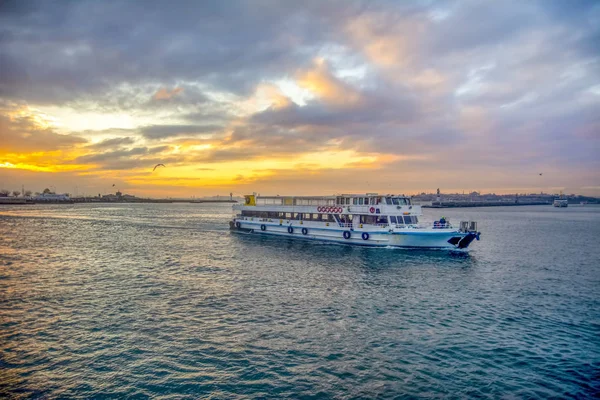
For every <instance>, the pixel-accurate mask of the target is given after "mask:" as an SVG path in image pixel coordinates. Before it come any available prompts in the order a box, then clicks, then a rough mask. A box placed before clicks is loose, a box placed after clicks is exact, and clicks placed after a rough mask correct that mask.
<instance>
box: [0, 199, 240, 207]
mask: <svg viewBox="0 0 600 400" xmlns="http://www.w3.org/2000/svg"><path fill="white" fill-rule="evenodd" d="M76 203H77V204H79V203H86V204H89V203H93V204H99V203H102V204H124V203H125V204H134V203H191V204H201V203H230V204H234V203H238V201H237V200H199V199H189V200H182V199H136V200H102V199H96V198H87V199H77V198H75V199H71V200H68V201H60V200H46V201H34V200H28V199H19V198H17V199H10V200H9V201H6V200H5V201H0V206H2V205H7V206H8V205H13V206H15V205H29V204H31V205H33V204H76Z"/></svg>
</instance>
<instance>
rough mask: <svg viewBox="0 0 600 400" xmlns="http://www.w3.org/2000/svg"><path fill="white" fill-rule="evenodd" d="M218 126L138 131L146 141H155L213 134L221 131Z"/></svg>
mask: <svg viewBox="0 0 600 400" xmlns="http://www.w3.org/2000/svg"><path fill="white" fill-rule="evenodd" d="M222 129H223V127H222V126H219V125H151V126H145V127H142V128H141V129H140V133H141V134H142V136H144V137H145V138H146V139H151V140H156V139H165V138H173V137H177V136H196V135H203V134H213V133H216V132H219V131H220V130H222Z"/></svg>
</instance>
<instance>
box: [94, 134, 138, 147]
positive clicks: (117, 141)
mask: <svg viewBox="0 0 600 400" xmlns="http://www.w3.org/2000/svg"><path fill="white" fill-rule="evenodd" d="M133 143H135V140H134V139H132V138H130V137H123V138H114V139H106V140H103V141H101V142H98V143H94V144H91V145H89V146H87V147H88V148H90V149H94V150H104V149H111V148H115V147H121V146H126V145H130V144H133Z"/></svg>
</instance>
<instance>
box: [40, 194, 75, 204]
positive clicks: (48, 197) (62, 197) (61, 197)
mask: <svg viewBox="0 0 600 400" xmlns="http://www.w3.org/2000/svg"><path fill="white" fill-rule="evenodd" d="M33 201H40V202H44V201H46V202H60V201H71V198H70V197H69V195H68V194H56V193H40V194H38V195H37V196H34V197H33Z"/></svg>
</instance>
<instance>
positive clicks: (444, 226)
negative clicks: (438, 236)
mask: <svg viewBox="0 0 600 400" xmlns="http://www.w3.org/2000/svg"><path fill="white" fill-rule="evenodd" d="M449 228H453V226H452V224H451V223H450V222H445V223H441V222H439V221H435V222H434V223H433V229H449Z"/></svg>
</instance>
